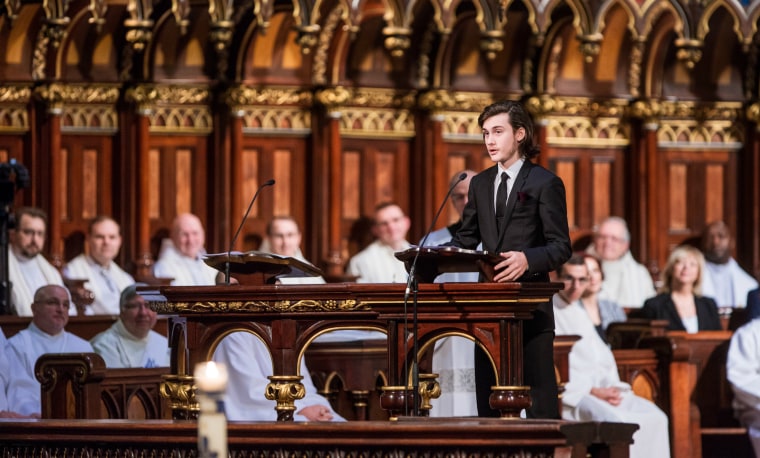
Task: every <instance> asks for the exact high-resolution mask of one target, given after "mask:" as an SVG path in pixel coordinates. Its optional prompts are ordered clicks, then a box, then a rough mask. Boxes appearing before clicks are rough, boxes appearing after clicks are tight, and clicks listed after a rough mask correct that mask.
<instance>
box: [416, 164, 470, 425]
mask: <svg viewBox="0 0 760 458" xmlns="http://www.w3.org/2000/svg"><path fill="white" fill-rule="evenodd" d="M465 178H467V174H466V173H462V174H461V175H459V177H458V179H457V181H456V182H455V183H454V184H452V185H451V187H449V192H447V193H446V197H444V198H443V202H441V206H440V207H438V212H436V214H435V216H434V217H433V220H432V221H431V222H430V226H429V227H428V229H427V231H425V237H423V238H422V242H420V245H419V246H418V247H417V253H415V254H414V259H413V260H412V265H411V267H409V277H408V278H407V280H406V290H405V291H404V332H406V330H407V329H408V325H407V321H406V320H407V316H408V314H407V313H406V311H407V303H408V301H409V294H410V292H411V291H412V289H413V290H414V296H413V299H412V351H413V352H414V353H413V354H414V357H413V360H412V390H413V393H414V394H413V396H414V416H415V417H417V416H419V413H420V412H419V406H420V403H419V393H418V391H419V390H420V369H419V361H418V359H419V355H418V354H417V352H418V351H419V349H418V346H419V342H418V339H417V334H418V332H417V293H418V292H419V282H418V281H417V260H418V259H419V258H420V252H422V250H423V249H424V247H425V242H427V239H428V238H429V237H430V233H431V232H433V227H434V226H435V223H436V222H437V221H438V217H440V216H441V212H442V211H443V207H444V206H445V205H446V201H447V200H449V196H451V193H452V192H453V191H454V188H455V187H456V186H457V185H458V184H459V183H460V182H461V181H462V180H464V179H465ZM407 340H408V339H407V338H406V335H404V366H406V367H409V364H408V361H407V358H408V355H409V351H408V349H407ZM405 386H406V385H405ZM408 398H409V397H408V396H404V399H405V406H406V414H407V415H408V414H409V405H408V402H407V401H406V399H408Z"/></svg>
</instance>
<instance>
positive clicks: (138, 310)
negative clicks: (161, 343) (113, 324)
mask: <svg viewBox="0 0 760 458" xmlns="http://www.w3.org/2000/svg"><path fill="white" fill-rule="evenodd" d="M120 317H121V322H122V323H124V327H125V328H127V331H129V332H130V333H131V334H132V335H134V336H136V337H139V338H141V339H142V338H145V336H147V335H148V332H150V330H151V329H153V326H155V325H156V321H157V320H158V316H157V315H156V312H154V311H153V310H151V309H150V308H148V306H147V305H146V304H145V299H144V298H143V297H142V296H140V295H137V296H135V297H133V298H132V299H130V300H129V301H127V303H125V304H124V305H123V306H122V307H121V314H120Z"/></svg>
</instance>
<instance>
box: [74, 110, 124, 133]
mask: <svg viewBox="0 0 760 458" xmlns="http://www.w3.org/2000/svg"><path fill="white" fill-rule="evenodd" d="M118 130H119V114H118V113H117V112H116V109H115V107H114V106H113V105H110V106H104V105H80V104H76V105H65V106H64V107H63V114H62V116H61V131H62V132H64V133H93V134H101V133H114V132H117V131H118Z"/></svg>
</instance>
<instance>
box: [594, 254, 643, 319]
mask: <svg viewBox="0 0 760 458" xmlns="http://www.w3.org/2000/svg"><path fill="white" fill-rule="evenodd" d="M589 252H592V253H593V249H589ZM602 271H603V272H604V280H602V289H601V291H599V299H607V300H611V301H612V302H616V303H617V304H618V305H620V306H621V307H623V308H641V307H643V306H644V301H645V300H647V299H649V298H650V297H653V296H654V295H655V294H656V291H655V289H654V282H653V281H652V276H651V275H650V274H649V271H648V270H647V268H646V267H644V265H643V264H639V263H638V262H636V260H635V259H633V255H631V252H630V251H628V252H626V253H625V254H624V255H623V257H622V258H620V259H618V260H615V261H603V262H602Z"/></svg>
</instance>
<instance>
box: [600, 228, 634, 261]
mask: <svg viewBox="0 0 760 458" xmlns="http://www.w3.org/2000/svg"><path fill="white" fill-rule="evenodd" d="M629 246H630V242H629V241H628V240H627V239H626V236H625V228H624V227H623V226H622V225H621V224H620V223H619V222H617V221H607V222H605V223H602V225H601V226H599V231H598V232H597V233H596V235H595V236H594V250H596V254H598V255H599V257H600V258H602V261H616V260H618V259H620V258H622V257H623V255H624V254H625V253H626V252H627V251H628V247H629Z"/></svg>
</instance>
